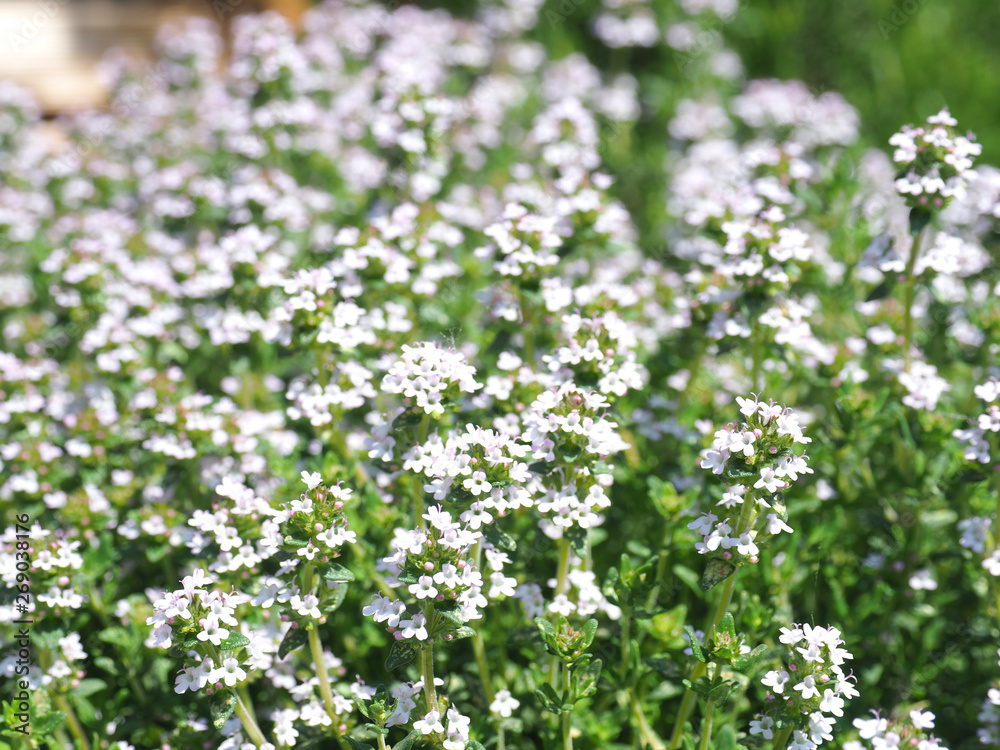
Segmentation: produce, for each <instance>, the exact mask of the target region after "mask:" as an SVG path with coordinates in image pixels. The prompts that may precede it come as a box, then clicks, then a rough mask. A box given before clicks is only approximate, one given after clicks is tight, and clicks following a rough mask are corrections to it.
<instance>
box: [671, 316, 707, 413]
mask: <svg viewBox="0 0 1000 750" xmlns="http://www.w3.org/2000/svg"><path fill="white" fill-rule="evenodd" d="M699 331H700V333H701V335H700V336H698V343H697V344H695V346H696V347H697V349H696V350H695V355H694V361H693V362H692V363H691V368H690V369H689V370H688V382H687V383H686V384H685V385H684V390H683V391H681V395H680V396H678V397H677V418H678V419H680V417H681V411H683V409H684V407H685V406H687V404H688V401H689V400H690V398H691V394H692V391H693V390H694V382H695V380H697V379H698V375H699V374H701V367H702V363H703V362H704V361H705V351H706V350H707V349H708V342H709V340H710V339H709V338H708V336H707V335H705V331H704V329H703V328H699Z"/></svg>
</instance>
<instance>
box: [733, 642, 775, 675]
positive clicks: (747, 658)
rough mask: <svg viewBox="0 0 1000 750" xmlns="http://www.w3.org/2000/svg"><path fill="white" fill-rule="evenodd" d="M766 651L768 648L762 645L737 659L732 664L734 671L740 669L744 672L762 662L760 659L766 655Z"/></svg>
mask: <svg viewBox="0 0 1000 750" xmlns="http://www.w3.org/2000/svg"><path fill="white" fill-rule="evenodd" d="M766 651H767V646H765V645H763V644H761V645H760V646H757V648H755V649H754V650H753V651H751V652H750V653H749V654H743V655H742V656H737V657H735V658H734V659H733V662H732V664H733V669H738V670H740V671H741V672H742V671H743V670H745V669H748V668H750V667H752V666H753V665H754V664H756V663H757V662H758V661H760V658H761V657H762V656H763V655H764V653H765V652H766Z"/></svg>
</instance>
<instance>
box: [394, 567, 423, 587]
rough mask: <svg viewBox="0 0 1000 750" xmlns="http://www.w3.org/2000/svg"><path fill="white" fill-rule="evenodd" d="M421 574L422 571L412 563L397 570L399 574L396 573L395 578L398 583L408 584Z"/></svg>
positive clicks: (414, 581) (415, 580)
mask: <svg viewBox="0 0 1000 750" xmlns="http://www.w3.org/2000/svg"><path fill="white" fill-rule="evenodd" d="M421 575H422V573H421V572H420V571H419V570H417V569H416V568H414V567H413V566H412V565H407V566H406V567H405V568H403V569H402V570H401V571H399V575H397V576H396V578H397V579H399V582H400V583H405V584H407V585H409V584H411V583H416V582H417V579H418V578H420V576H421Z"/></svg>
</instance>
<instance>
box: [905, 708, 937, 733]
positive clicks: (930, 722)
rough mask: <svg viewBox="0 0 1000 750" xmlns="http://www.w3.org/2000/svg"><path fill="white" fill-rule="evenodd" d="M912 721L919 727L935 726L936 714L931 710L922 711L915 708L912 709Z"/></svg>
mask: <svg viewBox="0 0 1000 750" xmlns="http://www.w3.org/2000/svg"><path fill="white" fill-rule="evenodd" d="M910 721H912V722H913V726H914V727H916V728H917V729H933V728H934V714H933V713H931V712H930V711H921V710H920V709H919V708H915V709H913V710H912V711H910Z"/></svg>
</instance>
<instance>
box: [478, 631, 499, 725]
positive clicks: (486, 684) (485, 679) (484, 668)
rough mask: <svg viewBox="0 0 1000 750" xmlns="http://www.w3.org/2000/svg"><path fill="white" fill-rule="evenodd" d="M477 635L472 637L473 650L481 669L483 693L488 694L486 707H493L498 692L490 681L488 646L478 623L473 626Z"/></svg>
mask: <svg viewBox="0 0 1000 750" xmlns="http://www.w3.org/2000/svg"><path fill="white" fill-rule="evenodd" d="M472 629H473V630H475V631H476V634H475V635H474V636H473V637H472V650H473V651H474V652H475V654H476V666H478V667H479V679H480V680H481V681H482V683H483V692H484V693H486V705H487V706H491V705H493V701H495V700H496V697H497V695H496V692H494V690H493V683H492V682H491V680H490V665H489V663H488V662H487V661H486V644H485V643H483V634H482V633H480V632H479V625H478V623H477V624H475V625H473V626H472Z"/></svg>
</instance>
